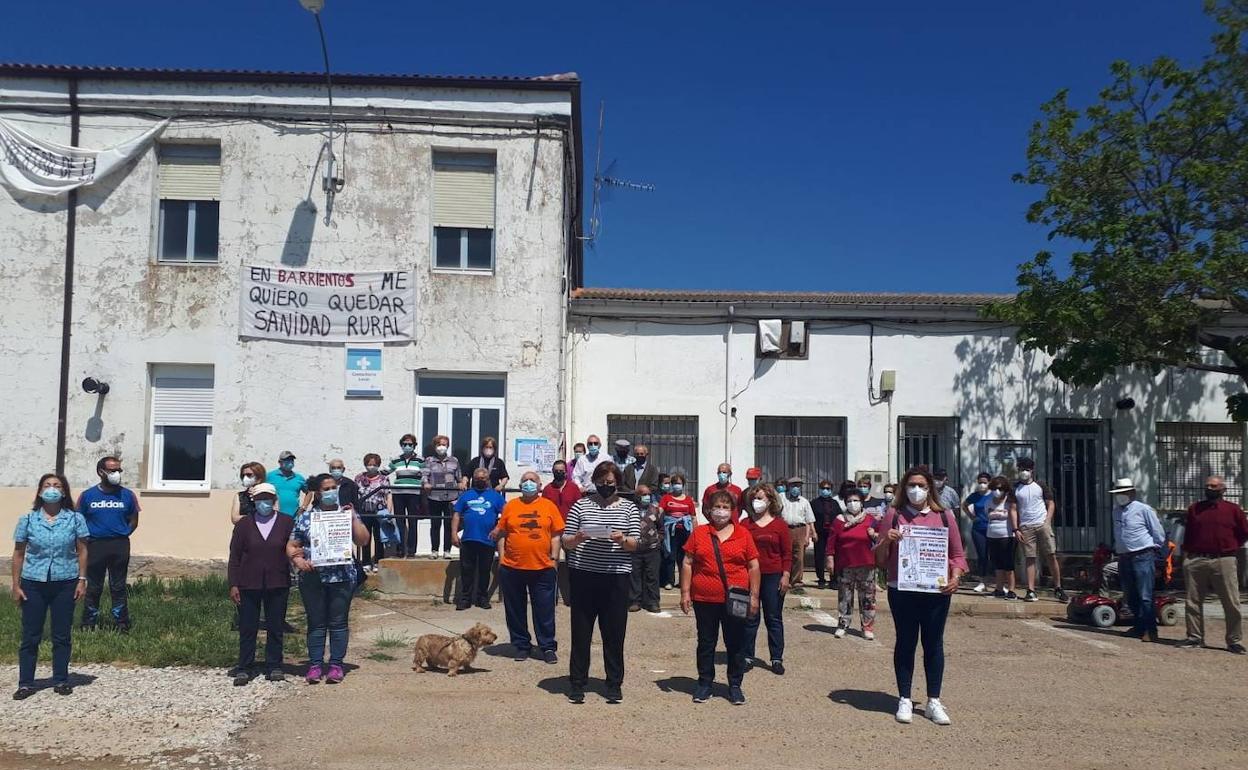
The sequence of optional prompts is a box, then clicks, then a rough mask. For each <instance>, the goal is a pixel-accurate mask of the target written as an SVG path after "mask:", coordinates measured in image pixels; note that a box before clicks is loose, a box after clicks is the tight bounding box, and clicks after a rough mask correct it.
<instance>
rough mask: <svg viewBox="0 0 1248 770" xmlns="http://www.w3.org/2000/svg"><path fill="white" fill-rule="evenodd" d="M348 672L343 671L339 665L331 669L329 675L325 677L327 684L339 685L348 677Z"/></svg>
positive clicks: (332, 666)
mask: <svg viewBox="0 0 1248 770" xmlns="http://www.w3.org/2000/svg"><path fill="white" fill-rule="evenodd" d="M346 675H347V674H346V672H345V671H343V670H342V666H339V665H337V664H335V665H331V666H330V667H329V673H328V674H326V675H325V682H326V684H338V683H339V682H341V681H342V680H343V678H344V677H346Z"/></svg>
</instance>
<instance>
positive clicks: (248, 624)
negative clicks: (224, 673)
mask: <svg viewBox="0 0 1248 770" xmlns="http://www.w3.org/2000/svg"><path fill="white" fill-rule="evenodd" d="M239 594H240V595H241V596H242V599H243V601H242V603H241V604H239V605H238V667H239V669H240V670H244V671H245V670H247V669H250V668H251V667H252V666H254V665H255V663H256V634H257V633H258V632H259V631H260V610H261V608H263V609H264V635H265V640H264V670H265V672H266V673H267V672H271V671H280V670H281V668H282V637H283V635H284V633H285V632H284V627H285V623H286V603H287V601H289V599H290V589H289V588H269V589H267V590H263V591H260V590H249V591H240V592H239Z"/></svg>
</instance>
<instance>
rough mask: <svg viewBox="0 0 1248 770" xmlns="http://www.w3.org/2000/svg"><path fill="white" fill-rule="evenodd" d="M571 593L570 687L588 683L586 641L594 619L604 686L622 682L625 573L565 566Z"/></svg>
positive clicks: (590, 636) (626, 622)
mask: <svg viewBox="0 0 1248 770" xmlns="http://www.w3.org/2000/svg"><path fill="white" fill-rule="evenodd" d="M568 582H569V583H570V589H571V594H572V604H571V606H570V607H569V608H568V609H569V610H570V613H569V614H570V618H569V619H570V621H571V625H572V655H571V658H570V660H569V664H568V679H569V682H570V684H571V685H572V688H573V689H577V690H584V689H585V686H586V685H587V684H588V683H589V645H590V642H591V641H592V639H593V636H594V623H595V622H597V624H598V633H599V635H600V636H601V638H602V667H603V668H604V669H605V670H606V680H607V687H609V688H618V687H620V685H622V684H623V683H624V636H625V634H626V633H627V631H628V592H629V590H630V588H631V581H630V579H629V575H628V573H611V572H589V571H587V570H580V569H573V568H571V567H569V568H568Z"/></svg>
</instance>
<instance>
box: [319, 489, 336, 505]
mask: <svg viewBox="0 0 1248 770" xmlns="http://www.w3.org/2000/svg"><path fill="white" fill-rule="evenodd" d="M321 502H322V503H324V504H325V505H337V504H338V490H336V489H329V490H326V491H324V492H322V493H321Z"/></svg>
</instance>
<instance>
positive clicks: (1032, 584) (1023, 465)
mask: <svg viewBox="0 0 1248 770" xmlns="http://www.w3.org/2000/svg"><path fill="white" fill-rule="evenodd" d="M1010 507H1011V516H1010V518H1011V519H1013V521H1015V522H1016V523H1017V527H1016V528H1015V533H1014V534H1015V536H1016V537H1017V538H1018V540H1019V542H1021V543H1022V544H1023V555H1024V556H1025V557H1026V561H1027V594H1026V596H1024V597H1023V598H1024V600H1025V601H1029V602H1034V601H1036V559H1037V558H1038V557H1039V556H1043V557H1044V558H1045V559H1046V560H1047V562H1046V563H1047V565H1048V567H1049V574H1051V575H1052V576H1053V598H1055V599H1057V600H1058V601H1059V602H1064V601H1066V599H1067V597H1066V592H1065V591H1063V590H1062V570H1061V567H1060V566H1059V565H1058V563H1057V539H1056V538H1054V537H1053V511H1054V509H1055V505H1054V503H1053V490H1052V489H1050V488H1049V485H1048V484H1043V483H1041V482H1040V481H1039V480H1037V479H1036V461H1035V460H1033V459H1032V458H1030V457H1024V458H1022V459H1020V460H1019V461H1018V482H1017V483H1015V485H1014V502H1013V503H1012V504H1011V506H1010Z"/></svg>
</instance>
